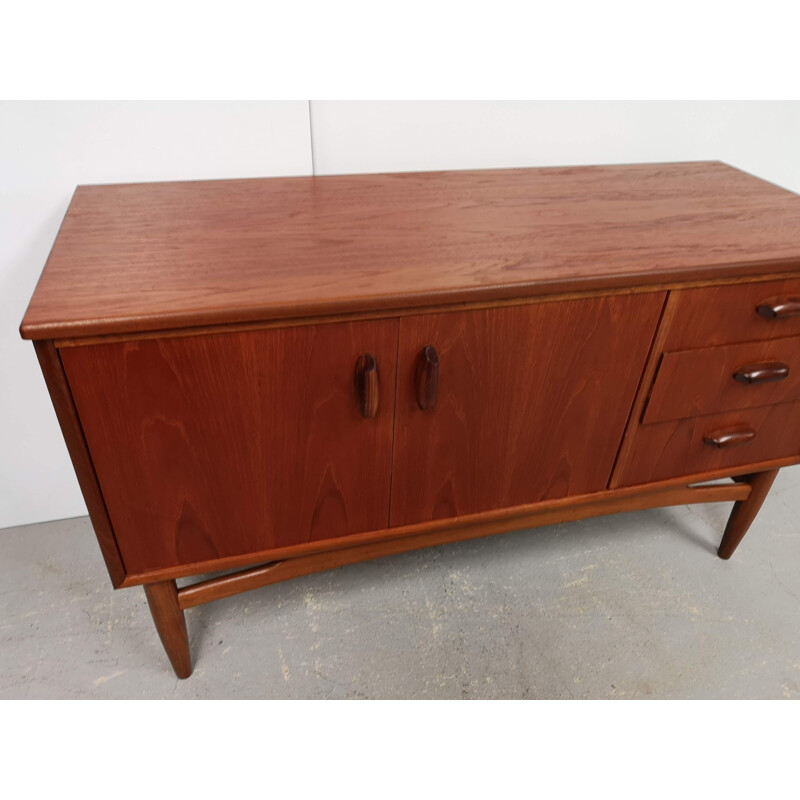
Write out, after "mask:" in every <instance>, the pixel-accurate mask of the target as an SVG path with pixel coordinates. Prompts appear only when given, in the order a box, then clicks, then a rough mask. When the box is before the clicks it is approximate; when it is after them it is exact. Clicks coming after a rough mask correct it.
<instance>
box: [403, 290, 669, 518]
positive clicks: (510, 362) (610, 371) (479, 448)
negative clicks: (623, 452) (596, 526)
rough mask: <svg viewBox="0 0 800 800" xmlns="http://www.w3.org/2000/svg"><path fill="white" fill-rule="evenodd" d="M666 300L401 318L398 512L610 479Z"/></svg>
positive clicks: (579, 488) (536, 494) (441, 513)
mask: <svg viewBox="0 0 800 800" xmlns="http://www.w3.org/2000/svg"><path fill="white" fill-rule="evenodd" d="M664 299H665V293H663V292H654V293H647V294H638V295H627V296H623V295H619V296H613V297H599V298H591V299H583V300H566V301H557V302H545V303H538V304H532V305H518V306H506V307H500V308H493V309H486V310H474V311H463V312H453V313H442V314H431V315H425V316H415V317H406V318H404V319H401V320H400V343H399V351H398V352H399V355H398V391H397V410H396V422H395V453H394V472H393V479H392V511H391V524H392V525H393V526H397V525H406V524H411V523H416V522H423V521H427V520H432V519H438V518H444V517H454V516H458V515H463V514H472V513H476V512H480V511H487V510H490V509H497V508H504V507H511V506H516V505H523V504H525V503H532V502H536V501H538V500H543V499H550V498H557V497H564V496H566V495H576V494H584V493H587V492H594V491H599V490H602V489H604V488H606V486H607V484H608V480H609V477H610V475H611V469H612V466H613V464H614V459H615V457H616V454H617V450H618V448H619V445H620V441H621V438H622V434H623V430H624V428H625V424H626V422H627V419H628V415H629V413H630V410H631V406H632V404H633V398H634V393H635V391H636V388H637V386H638V383H639V379H640V377H641V374H642V370H643V368H644V363H645V359H646V357H647V353H648V351H649V348H650V344H651V342H652V339H653V335H654V333H655V329H656V325H657V323H658V319H659V315H660V312H661V309H662V307H663V304H664ZM429 346H430V347H433V348H435V351H436V355H438V387H437V389H436V390H434V388H433V387H432V386H431V385H429V384H430V383H432V380H429V379H431V378H432V376H433V372H434V370H432V368H430V367H429V368H427V369H426V368H425V366H424V364H420V363H419V359H420V354H421V353H422V351H423V350H424V349H425V348H427V347H429ZM427 353H428V355H429V357H433V352H432V351H430V350H429V351H427ZM418 389H419V391H420V394H421V398H420V399H421V401H422V405H429V406H430V407H429V408H426V409H423V408H421V407H420V401H419V400H418V398H417V394H418ZM434 395H435V399H434Z"/></svg>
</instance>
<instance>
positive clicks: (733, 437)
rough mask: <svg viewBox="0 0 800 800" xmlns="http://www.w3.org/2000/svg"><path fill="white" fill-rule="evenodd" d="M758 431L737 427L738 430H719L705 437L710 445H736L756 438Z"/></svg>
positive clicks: (704, 439)
mask: <svg viewBox="0 0 800 800" xmlns="http://www.w3.org/2000/svg"><path fill="white" fill-rule="evenodd" d="M755 436H756V432H755V431H754V430H753V429H752V428H737V429H736V430H727V431H718V432H716V433H709V434H706V435H705V436H704V437H703V441H704V442H705V443H706V444H707V445H708V446H709V447H736V446H737V445H740V444H747V443H748V442H749V441H751V440H752V439H754V438H755Z"/></svg>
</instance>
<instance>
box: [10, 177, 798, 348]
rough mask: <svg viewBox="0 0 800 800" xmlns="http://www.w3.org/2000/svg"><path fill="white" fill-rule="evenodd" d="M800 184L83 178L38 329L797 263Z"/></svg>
mask: <svg viewBox="0 0 800 800" xmlns="http://www.w3.org/2000/svg"><path fill="white" fill-rule="evenodd" d="M799 232H800V198H798V197H797V196H796V195H794V194H792V193H790V192H788V191H785V190H783V189H780V188H778V187H776V186H774V185H771V184H769V183H766V182H764V181H761V180H759V179H757V178H755V177H753V176H750V175H747V174H745V173H743V172H740V171H738V170H735V169H733V168H731V167H729V166H726V165H724V164H721V163H719V162H695V163H684V164H638V165H626V166H599V167H571V168H547V169H516V170H482V171H464V172H440V173H399V174H386V175H355V176H354V175H346V176H326V177H311V178H309V177H305V178H275V179H263V180H235V181H195V182H186V183H160V184H128V185H116V186H82V187H79V188H78V189H77V190H76V192H75V195H74V197H73V199H72V203H71V205H70V208H69V210H68V212H67V215H66V218H65V219H64V223H63V225H62V227H61V231H60V233H59V235H58V238H57V240H56V242H55V245H54V247H53V250H52V252H51V254H50V257H49V259H48V261H47V265H46V267H45V270H44V273H43V275H42V278H41V280H40V282H39V285H38V287H37V289H36V292H35V294H34V296H33V299H32V301H31V304H30V307H29V309H28V312H27V314H26V315H25V319H24V320H23V323H22V327H21V331H22V335H23V336H24V337H26V338H34V339H41V338H70V337H74V336H90V335H96V334H106V333H125V332H132V331H154V330H164V329H169V328H183V327H190V326H200V325H213V324H219V323H236V322H247V321H258V320H266V319H292V318H297V317H303V316H314V315H328V314H335V313H347V312H359V311H377V310H380V309H386V308H390V309H394V308H408V307H424V306H432V305H441V304H443V303H452V302H468V301H482V300H498V299H503V298H519V297H523V296H536V295H541V294H548V293H555V292H564V291H579V290H594V289H606V288H613V287H619V286H625V287H631V286H638V285H643V284H654V283H660V284H664V283H665V282H669V281H678V280H700V279H703V278H715V279H719V278H720V277H722V276H727V277H728V278H735V277H737V276H741V275H759V274H766V273H770V274H776V273H789V272H792V271H794V272H798V271H800V235H798V234H799Z"/></svg>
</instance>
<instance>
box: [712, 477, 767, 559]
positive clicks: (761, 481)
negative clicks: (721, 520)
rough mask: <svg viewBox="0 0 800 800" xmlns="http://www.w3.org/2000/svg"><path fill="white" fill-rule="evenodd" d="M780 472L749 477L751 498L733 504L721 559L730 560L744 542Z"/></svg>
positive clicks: (722, 543)
mask: <svg viewBox="0 0 800 800" xmlns="http://www.w3.org/2000/svg"><path fill="white" fill-rule="evenodd" d="M778 472H779V470H777V469H770V470H767V471H766V472H757V473H756V474H755V475H749V476H748V477H747V483H749V484H750V486H751V489H750V496H749V497H748V498H747V500H739V501H738V502H736V503H734V504H733V511H731V515H730V517H729V518H728V524H727V525H726V526H725V533H724V534H723V536H722V542H721V543H720V546H719V550H718V551H717V553H718V555H719V557H720V558H730V557H731V556H732V555H733V551H734V550H736V548H737V547H738V546H739V542H741V541H742V539H743V538H744V535H745V534H746V533H747V529H748V528H749V527H750V525H751V523H752V522H753V520H754V519H755V518H756V514H758V511H759V509H760V508H761V505H762V503H763V502H764V500H765V499H766V497H767V494H769V490H770V488H771V487H772V484H773V483H774V481H775V478H776V477H777V475H778Z"/></svg>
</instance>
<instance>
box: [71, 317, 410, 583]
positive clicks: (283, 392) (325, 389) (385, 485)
mask: <svg viewBox="0 0 800 800" xmlns="http://www.w3.org/2000/svg"><path fill="white" fill-rule="evenodd" d="M364 353H371V354H372V355H373V356H374V357H375V360H376V363H377V369H378V388H379V399H378V405H377V413H376V414H375V415H374V416H373V417H366V418H365V417H363V416H362V415H361V413H360V409H359V403H358V398H357V396H356V389H355V381H354V373H355V367H356V362H357V361H358V360H359V357H360V356H362V355H363V354H364ZM396 354H397V320H396V319H389V320H382V321H380V322H360V323H337V324H331V325H319V326H309V327H303V328H284V329H279V330H265V331H251V332H241V333H230V334H217V335H213V336H195V337H190V338H175V339H149V340H146V341H130V342H123V343H114V344H102V345H89V346H84V347H75V348H70V349H69V351H68V352H67V351H65V353H64V365H65V369H66V372H67V375H68V376H69V378H70V382H71V383H72V384H73V386H74V392H75V401H76V404H77V406H78V409H79V411H80V413H81V418H82V419H83V420H84V428H85V431H86V438H87V441H88V444H89V449H90V450H91V453H92V457H93V459H94V461H95V465H96V468H97V474H98V477H99V480H100V484H101V486H102V487H103V492H104V495H105V497H106V502H107V504H108V510H109V515H110V517H111V519H112V521H113V523H114V529H115V531H116V533H117V537H118V539H119V543H120V548H121V550H122V553H123V554H124V557H125V563H126V565H127V566H128V569H129V570H130V571H131V572H134V573H141V572H145V571H148V570H154V569H163V568H168V567H174V566H180V565H183V564H190V563H195V562H200V561H208V560H213V559H218V558H226V557H232V556H237V555H243V554H247V553H252V552H258V551H263V550H269V549H273V548H277V547H285V546H290V545H296V544H302V543H305V542H310V541H316V540H322V539H327V538H332V537H341V536H346V535H348V534H352V533H359V532H363V531H369V530H375V529H380V528H385V527H386V526H387V524H388V516H389V485H390V478H391V451H392V424H393V417H394V381H395V371H396V367H395V364H396Z"/></svg>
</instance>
